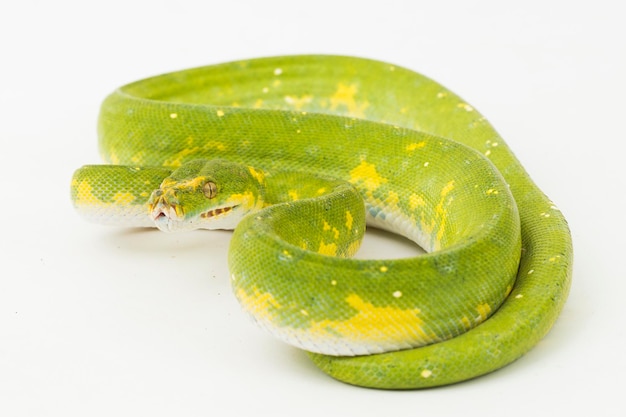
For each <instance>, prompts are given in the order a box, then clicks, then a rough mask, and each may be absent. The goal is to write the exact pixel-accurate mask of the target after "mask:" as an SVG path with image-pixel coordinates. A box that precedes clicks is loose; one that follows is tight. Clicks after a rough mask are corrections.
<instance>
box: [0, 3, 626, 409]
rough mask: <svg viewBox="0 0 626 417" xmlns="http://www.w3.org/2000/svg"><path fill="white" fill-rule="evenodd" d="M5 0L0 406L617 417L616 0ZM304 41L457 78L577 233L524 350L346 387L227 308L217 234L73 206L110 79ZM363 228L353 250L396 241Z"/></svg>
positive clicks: (0, 95) (620, 132)
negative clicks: (564, 287)
mask: <svg viewBox="0 0 626 417" xmlns="http://www.w3.org/2000/svg"><path fill="white" fill-rule="evenodd" d="M8 4H10V5H9V6H7V5H3V6H0V9H1V10H0V42H1V45H2V48H0V54H1V55H0V56H1V62H2V64H1V65H0V74H1V76H0V87H1V88H0V117H1V119H0V138H1V139H0V140H1V141H2V147H1V148H0V149H1V150H0V154H1V155H2V160H3V161H2V165H3V168H4V170H3V174H2V179H1V180H0V181H1V182H0V184H1V186H2V187H1V189H2V204H1V206H2V210H1V213H2V231H1V235H0V239H1V241H0V243H1V245H2V246H1V248H0V249H1V250H0V265H2V272H1V274H2V275H1V277H0V415H3V416H43V415H54V416H57V415H59V416H61V415H62V416H79V415H80V416H85V415H88V416H99V415H107V416H108V415H119V416H125V415H150V416H161V415H179V416H199V415H216V414H217V413H218V412H219V413H220V415H225V416H248V415H252V414H253V413H255V414H260V415H273V416H287V415H289V416H291V415H302V416H319V415H355V416H373V415H379V416H380V415H385V416H394V415H431V416H433V415H457V416H458V415H463V416H472V415H481V416H485V415H486V416H490V415H504V416H515V415H533V416H543V415H562V416H566V415H594V416H596V415H597V416H617V415H621V416H623V415H626V412H625V411H624V410H625V408H626V407H625V406H624V404H623V399H622V398H621V396H623V392H624V382H623V381H624V372H625V371H626V366H625V361H624V351H626V335H625V332H624V321H623V319H624V307H623V298H624V293H625V290H626V287H625V284H624V278H625V277H626V268H625V267H624V264H625V262H624V256H623V252H624V243H623V238H624V235H625V234H626V230H625V228H624V222H623V218H624V216H623V213H624V209H625V208H626V207H625V206H626V205H625V198H624V189H625V188H624V186H625V178H626V175H625V171H624V162H623V154H624V153H623V148H620V146H621V143H622V142H623V140H624V136H625V134H624V116H623V114H622V113H623V109H624V97H625V95H626V94H625V93H626V91H625V90H626V89H625V84H624V78H623V77H624V74H626V57H625V55H626V31H625V30H623V29H622V28H623V21H622V20H623V19H622V18H621V16H623V11H621V10H622V9H621V8H619V7H618V6H619V2H618V1H612V2H611V1H604V0H598V1H594V2H582V1H576V0H574V1H572V0H569V1H550V0H539V1H525V2H502V1H479V2H465V1H447V2H446V1H428V2H425V1H393V0H387V1H384V2H381V1H358V2H357V1H354V2H349V1H345V2H341V1H338V0H335V1H315V2H294V1H268V0H265V1H239V2H237V1H228V2H226V1H223V2H211V1H197V2H185V1H154V0H153V1H142V2H133V1H131V0H125V1H114V0H109V1H106V2H100V3H95V2H79V1H76V2H71V1H67V0H66V1H63V0H59V1H53V2H43V1H23V2H10V3H8ZM312 52H320V53H340V54H350V55H360V56H367V57H372V58H377V59H381V60H386V61H391V62H393V63H396V64H398V65H402V66H405V67H409V68H412V69H415V70H417V71H420V72H423V73H425V74H427V75H429V76H431V77H433V78H435V79H437V80H438V81H440V82H442V83H443V84H444V85H446V86H448V87H449V88H451V89H452V90H454V91H455V92H457V93H459V94H461V95H462V96H463V97H465V98H466V99H467V100H468V101H469V102H470V103H472V105H474V106H475V107H477V108H478V109H479V110H480V111H481V112H483V113H484V114H485V115H486V116H487V118H488V119H489V120H490V121H491V122H492V123H493V124H494V125H495V126H496V127H497V128H498V129H499V130H500V132H501V133H502V134H503V136H504V138H505V139H506V141H507V142H508V143H509V145H510V146H511V147H512V148H513V149H514V150H515V152H516V153H517V155H518V157H519V158H520V159H521V160H522V162H523V163H524V165H525V166H526V167H527V169H528V170H529V172H530V173H531V174H532V176H533V178H534V179H535V180H536V181H537V182H538V184H539V185H540V186H541V188H542V189H543V190H544V191H545V192H546V193H547V194H548V195H549V196H550V197H551V198H552V199H553V200H554V201H555V202H556V203H557V204H558V205H559V207H560V208H561V209H562V211H563V212H564V213H565V215H566V217H567V218H568V220H569V222H570V225H571V227H572V231H573V236H574V239H575V248H576V257H575V272H574V283H573V287H572V290H571V295H570V298H569V300H568V302H567V305H566V306H565V309H564V311H563V313H562V315H561V317H560V319H559V320H558V322H557V323H556V326H555V327H554V329H553V331H552V332H551V333H550V334H549V335H548V337H547V338H545V339H544V340H543V341H542V342H541V343H540V344H539V345H538V346H537V347H536V348H535V349H534V350H533V351H531V352H530V353H529V354H528V355H526V356H525V357H524V358H523V359H521V360H519V361H517V362H516V363H514V364H513V365H511V366H509V367H507V368H505V369H503V370H500V371H498V372H496V373H494V374H491V375H489V376H486V377H483V378H479V379H477V380H474V381H470V382H466V383H463V384H459V385H455V386H450V387H445V388H441V389H433V390H426V391H414V392H383V391H374V390H366V389H360V388H355V387H351V386H347V385H344V384H341V383H339V382H336V381H334V380H332V379H330V378H328V377H326V376H325V375H323V374H322V373H321V372H319V371H317V370H316V369H315V368H314V367H313V366H312V365H311V363H310V362H309V361H308V359H307V358H306V356H305V355H304V354H303V353H301V352H299V351H297V350H295V349H292V348H290V347H288V346H285V345H282V344H281V343H279V342H277V341H274V340H273V339H272V338H271V337H270V336H268V335H266V334H265V333H263V332H261V331H260V330H258V329H257V328H256V327H255V326H254V325H253V324H252V323H250V321H249V320H248V319H247V318H246V317H245V316H244V315H243V314H242V313H241V311H240V309H239V306H238V305H237V303H236V301H235V299H234V297H233V296H232V294H231V293H230V289H229V286H228V279H227V277H228V273H227V270H226V263H225V260H226V251H227V245H228V240H229V236H230V235H229V233H226V232H224V233H221V232H217V233H202V232H200V233H192V234H186V235H166V234H162V233H159V232H149V231H146V232H137V231H128V230H116V229H110V228H105V227H100V226H96V225H91V224H86V223H84V222H82V221H81V219H79V218H78V217H77V216H76V215H75V213H74V212H73V211H72V208H71V205H70V201H69V197H68V189H69V180H70V177H71V174H72V171H73V170H74V169H75V168H78V167H79V166H80V165H82V164H86V163H95V162H98V156H97V147H96V135H95V120H96V116H97V112H98V106H99V104H100V102H101V100H102V99H103V98H104V96H105V95H106V94H108V93H109V92H110V91H111V90H113V89H114V88H115V87H117V86H119V85H121V84H123V83H126V82H130V81H133V80H135V79H138V78H143V77H145V76H148V75H154V74H158V73H162V72H166V71H170V70H175V69H182V68H186V67H191V66H198V65H204V64H210V63H217V62H221V61H226V60H232V59H239V58H248V57H255V56H262V55H278V54H287V53H312ZM379 239H380V238H376V237H374V238H368V243H367V245H366V246H367V248H369V252H367V250H368V249H367V248H366V252H364V253H362V255H363V256H367V254H368V253H369V254H379V253H381V252H382V251H388V252H389V253H395V252H396V251H397V250H396V249H394V247H393V246H392V245H391V244H390V245H389V246H388V247H389V249H386V248H387V246H385V247H382V246H381V247H379V246H378V245H380V240H379ZM383 241H384V240H383ZM385 244H386V243H385ZM620 319H621V320H620Z"/></svg>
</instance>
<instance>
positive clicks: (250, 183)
mask: <svg viewBox="0 0 626 417" xmlns="http://www.w3.org/2000/svg"><path fill="white" fill-rule="evenodd" d="M263 178H264V176H263V175H262V174H261V173H260V172H259V171H257V170H254V169H253V168H251V167H247V166H245V165H242V164H238V163H234V162H229V161H224V160H220V159H213V160H194V161H190V162H187V163H185V164H183V165H181V167H180V168H178V169H176V170H175V171H173V172H172V174H171V175H170V176H169V177H167V178H165V179H164V180H163V182H162V183H161V185H160V186H159V188H158V189H156V190H154V191H153V192H152V195H151V196H150V199H149V200H148V204H149V209H150V213H151V216H152V219H153V220H154V223H155V225H156V227H158V228H159V229H160V230H162V231H165V232H174V231H183V230H193V229H234V228H235V226H236V225H237V224H238V223H239V221H240V220H241V219H242V218H243V217H244V216H245V215H246V214H248V213H249V212H251V211H254V210H258V209H260V208H261V207H263V198H262V192H263Z"/></svg>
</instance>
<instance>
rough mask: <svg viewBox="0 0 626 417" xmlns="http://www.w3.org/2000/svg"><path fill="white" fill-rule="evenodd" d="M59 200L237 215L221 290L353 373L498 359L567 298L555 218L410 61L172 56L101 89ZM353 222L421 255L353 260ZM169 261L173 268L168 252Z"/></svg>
mask: <svg viewBox="0 0 626 417" xmlns="http://www.w3.org/2000/svg"><path fill="white" fill-rule="evenodd" d="M99 135H100V150H101V153H102V155H103V156H104V159H105V160H106V161H108V162H110V163H111V164H112V165H108V166H97V165H96V166H93V165H92V166H85V167H83V168H81V169H79V170H77V171H76V173H75V174H74V177H73V179H72V185H71V191H72V199H73V202H74V205H75V207H76V208H77V209H78V211H79V212H80V213H81V214H83V215H84V216H85V217H87V218H89V219H91V220H95V221H98V222H102V223H110V224H117V225H126V226H133V227H134V226H146V227H158V228H160V229H162V230H165V231H174V230H185V229H193V228H207V229H215V228H234V229H235V231H234V235H233V238H232V241H231V247H230V252H229V267H230V270H231V281H232V285H233V289H234V292H235V295H236V297H237V299H238V300H239V301H240V302H241V304H242V306H243V307H244V309H245V310H246V311H248V312H249V313H250V314H251V315H252V316H253V317H254V319H255V320H256V321H257V322H258V323H259V324H260V325H261V326H263V327H265V328H267V329H268V330H269V331H271V332H272V333H273V334H275V335H276V336H278V337H279V338H281V339H282V340H285V341H286V342H288V343H291V344H293V345H295V346H298V347H301V348H303V349H305V350H307V351H308V352H310V357H311V358H312V360H313V361H314V363H315V364H316V365H317V366H319V367H320V368H321V369H322V370H324V371H325V372H327V373H328V374H330V375H331V376H333V377H335V378H337V379H339V380H342V381H345V382H348V383H351V384H355V385H361V386H368V387H378V388H396V389H408V388H421V387H429V386H436V385H443V384H449V383H453V382H458V381H462V380H466V379H469V378H473V377H475V376H478V375H482V374H485V373H487V372H490V371H493V370H495V369H498V368H500V367H502V366H504V365H506V364H507V363H510V362H511V361H513V360H515V359H517V358H518V357H520V356H521V355H522V354H524V353H525V352H526V351H528V350H529V349H530V348H531V347H532V346H534V345H535V344H536V343H537V342H538V341H539V340H540V339H541V338H542V337H543V336H544V335H545V334H546V333H547V332H548V330H549V329H550V328H551V326H552V324H553V323H554V321H555V320H556V318H557V316H558V314H559V312H560V310H561V309H562V306H563V304H564V302H565V300H566V298H567V293H568V290H569V286H570V280H571V263H572V247H571V238H570V234H569V230H568V226H567V223H566V221H565V219H564V218H563V216H562V214H561V212H560V211H559V210H558V209H557V208H556V206H555V205H554V204H553V203H552V202H551V201H550V200H549V199H548V198H546V197H545V195H544V194H543V193H542V192H541V191H540V190H539V189H538V188H537V186H536V185H534V183H533V182H532V181H531V180H530V178H529V177H528V175H527V173H526V172H525V171H524V169H523V168H522V166H521V165H520V163H519V162H518V161H517V160H516V159H515V157H514V156H513V154H512V153H511V151H510V150H509V148H508V147H507V145H506V144H505V143H504V141H503V140H502V138H500V136H499V135H498V134H497V133H496V131H495V130H494V129H493V127H492V126H491V125H490V124H489V123H488V122H487V121H486V120H485V118H484V117H482V116H481V115H480V114H479V113H478V112H477V111H476V110H475V109H474V108H473V107H472V106H471V105H470V104H468V103H467V102H465V101H463V100H462V99H461V98H459V97H458V96H456V95H455V94H453V93H452V92H450V91H449V90H447V89H446V88H444V87H443V86H441V85H439V84H438V83H436V82H434V81H432V80H430V79H428V78H426V77H424V76H422V75H419V74H417V73H415V72H412V71H409V70H406V69H403V68H400V67H397V66H394V65H390V64H387V63H382V62H377V61H371V60H366V59H358V58H351V57H337V56H292V57H277V58H263V59H256V60H250V61H240V62H232V63H227V64H221V65H215V66H210V67H203V68H196V69H190V70H184V71H180V72H175V73H171V74H166V75H161V76H158V77H153V78H149V79H145V80H142V81H138V82H136V83H133V84H129V85H126V86H124V87H122V88H120V89H119V90H117V91H115V92H114V93H113V94H112V95H110V96H109V97H108V98H107V99H106V100H105V102H104V104H103V106H102V110H101V115H100V120H99ZM365 222H367V224H369V225H372V226H375V227H380V228H383V229H387V230H390V231H392V232H394V233H398V234H401V235H403V236H406V237H407V238H409V239H411V240H413V241H415V242H416V243H417V244H419V245H420V246H421V247H422V248H424V249H425V250H426V252H427V253H426V254H424V255H420V256H415V257H412V258H406V259H393V260H384V259H381V260H357V259H352V258H350V256H351V255H352V254H354V253H355V252H356V250H357V249H358V246H359V243H360V240H361V237H362V235H363V233H364V228H365ZM183 268H184V267H183Z"/></svg>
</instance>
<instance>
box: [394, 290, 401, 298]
mask: <svg viewBox="0 0 626 417" xmlns="http://www.w3.org/2000/svg"><path fill="white" fill-rule="evenodd" d="M393 296H394V298H400V297H402V291H394V293H393Z"/></svg>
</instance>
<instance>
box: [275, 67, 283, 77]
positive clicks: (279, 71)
mask: <svg viewBox="0 0 626 417" xmlns="http://www.w3.org/2000/svg"><path fill="white" fill-rule="evenodd" d="M282 73H283V69H282V68H276V69H275V70H274V75H280V74H282Z"/></svg>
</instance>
